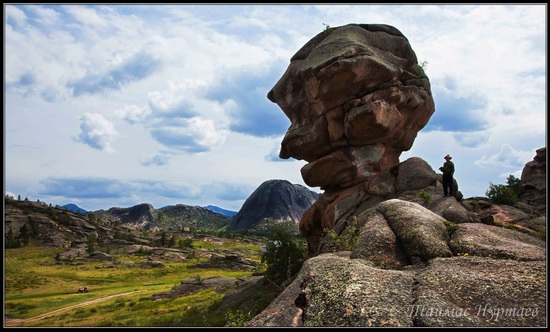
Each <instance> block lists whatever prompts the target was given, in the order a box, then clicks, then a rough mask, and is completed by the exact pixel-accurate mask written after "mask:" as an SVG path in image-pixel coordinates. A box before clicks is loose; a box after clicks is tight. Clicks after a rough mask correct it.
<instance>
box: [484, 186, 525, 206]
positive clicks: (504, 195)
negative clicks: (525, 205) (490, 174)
mask: <svg viewBox="0 0 550 332" xmlns="http://www.w3.org/2000/svg"><path fill="white" fill-rule="evenodd" d="M485 195H486V196H487V197H489V199H491V201H493V202H494V203H497V204H506V205H511V206H514V205H515V204H516V203H517V201H518V196H517V195H516V193H515V192H514V190H513V189H512V188H511V187H509V186H507V185H503V184H498V185H497V184H493V183H491V182H489V189H487V191H486V192H485Z"/></svg>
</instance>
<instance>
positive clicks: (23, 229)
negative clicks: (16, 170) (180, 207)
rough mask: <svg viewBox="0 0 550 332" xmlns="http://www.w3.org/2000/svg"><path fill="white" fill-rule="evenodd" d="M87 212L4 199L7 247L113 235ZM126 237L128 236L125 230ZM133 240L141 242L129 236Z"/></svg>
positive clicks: (64, 244) (61, 244)
mask: <svg viewBox="0 0 550 332" xmlns="http://www.w3.org/2000/svg"><path fill="white" fill-rule="evenodd" d="M91 219H93V218H90V215H83V214H79V213H74V212H71V211H69V210H66V209H65V208H61V207H52V206H48V205H46V204H45V203H41V202H30V201H19V200H15V199H13V198H8V197H6V198H5V215H4V231H5V233H4V234H5V241H6V244H7V245H6V246H7V247H13V246H18V245H16V244H18V243H21V244H25V242H28V241H31V240H32V241H36V242H38V244H40V245H44V246H52V247H69V246H70V245H71V243H73V242H74V241H85V239H86V238H88V237H89V236H90V235H92V234H93V235H94V236H97V237H98V238H101V239H107V238H111V239H112V238H113V236H114V233H115V230H114V229H113V228H110V227H106V226H104V225H101V224H100V223H98V222H97V220H96V219H94V220H91ZM127 237H128V238H129V239H130V238H131V237H132V235H131V234H129V233H128V236H127ZM130 240H132V242H133V243H142V242H143V241H141V240H140V239H138V238H132V239H130Z"/></svg>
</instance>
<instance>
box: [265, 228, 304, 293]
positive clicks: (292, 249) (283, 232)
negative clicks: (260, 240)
mask: <svg viewBox="0 0 550 332" xmlns="http://www.w3.org/2000/svg"><path fill="white" fill-rule="evenodd" d="M304 259H305V248H304V246H303V245H300V244H299V243H298V242H297V241H296V240H295V239H294V237H293V235H292V233H291V232H290V231H289V230H288V229H286V228H284V227H275V228H274V229H273V230H272V232H271V234H270V236H269V241H268V243H267V245H266V252H265V253H264V254H263V255H262V258H261V261H262V263H265V264H266V267H267V268H266V276H267V277H268V278H269V279H271V280H272V281H273V282H275V283H282V282H283V281H285V280H288V279H290V278H291V277H293V276H294V275H295V274H296V273H298V272H299V271H300V268H301V267H302V264H303V262H304Z"/></svg>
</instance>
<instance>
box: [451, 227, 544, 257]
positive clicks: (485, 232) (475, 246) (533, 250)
mask: <svg viewBox="0 0 550 332" xmlns="http://www.w3.org/2000/svg"><path fill="white" fill-rule="evenodd" d="M449 245H450V247H451V250H452V251H453V252H454V253H455V254H469V255H475V256H485V257H493V258H507V259H515V260H545V259H546V249H545V248H546V242H544V241H541V240H539V239H536V238H534V237H532V236H529V235H527V234H523V233H521V232H518V231H514V230H510V229H506V228H502V227H497V226H491V225H485V224H461V225H459V226H458V229H457V230H456V231H454V232H453V234H452V236H451V240H450V242H449Z"/></svg>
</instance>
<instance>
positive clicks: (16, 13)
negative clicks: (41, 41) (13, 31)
mask: <svg viewBox="0 0 550 332" xmlns="http://www.w3.org/2000/svg"><path fill="white" fill-rule="evenodd" d="M4 10H5V11H6V12H5V15H6V21H8V23H9V21H10V20H13V21H14V22H15V23H16V24H18V25H22V24H24V23H25V22H26V20H27V15H25V13H24V12H23V11H22V10H21V9H19V8H18V7H16V6H4Z"/></svg>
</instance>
